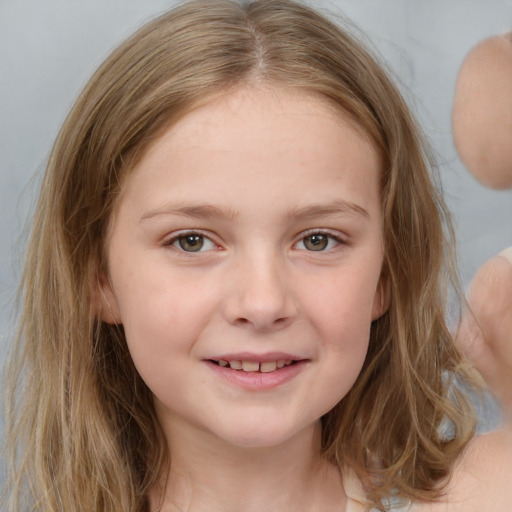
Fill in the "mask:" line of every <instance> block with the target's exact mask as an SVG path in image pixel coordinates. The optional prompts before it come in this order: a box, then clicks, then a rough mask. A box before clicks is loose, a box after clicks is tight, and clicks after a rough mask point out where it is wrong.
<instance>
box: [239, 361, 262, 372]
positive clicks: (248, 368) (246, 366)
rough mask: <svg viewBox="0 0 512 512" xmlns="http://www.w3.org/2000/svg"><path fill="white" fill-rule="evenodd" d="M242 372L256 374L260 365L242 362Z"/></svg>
mask: <svg viewBox="0 0 512 512" xmlns="http://www.w3.org/2000/svg"><path fill="white" fill-rule="evenodd" d="M242 368H243V370H244V372H257V371H258V370H259V369H260V363H258V362H256V361H242Z"/></svg>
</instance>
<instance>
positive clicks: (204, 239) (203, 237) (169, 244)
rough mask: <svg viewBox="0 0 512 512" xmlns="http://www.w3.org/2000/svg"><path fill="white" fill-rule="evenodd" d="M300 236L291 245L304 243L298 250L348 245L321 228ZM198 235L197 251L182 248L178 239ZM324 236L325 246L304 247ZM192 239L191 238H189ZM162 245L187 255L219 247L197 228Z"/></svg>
mask: <svg viewBox="0 0 512 512" xmlns="http://www.w3.org/2000/svg"><path fill="white" fill-rule="evenodd" d="M301 235H302V236H301V238H300V239H299V240H298V241H297V242H295V243H294V244H293V247H294V248H296V247H297V245H298V244H301V243H302V244H303V245H304V248H303V249H300V250H304V251H306V252H328V251H331V250H333V249H336V248H337V247H338V246H339V245H349V242H348V241H347V240H346V238H344V237H341V236H339V235H338V234H336V235H335V234H333V233H331V232H328V231H321V230H310V231H307V232H305V233H301ZM194 236H196V237H200V238H201V242H202V243H201V246H200V247H199V249H198V250H197V251H193V250H192V251H187V250H186V249H184V248H183V246H182V244H181V243H180V240H184V239H186V238H187V237H189V238H190V237H194ZM315 236H317V237H325V239H326V241H327V245H326V247H324V248H320V249H318V250H315V249H308V248H307V247H305V241H306V239H308V238H313V237H315ZM191 241H192V240H191ZM332 241H334V242H335V243H336V245H335V246H334V247H332ZM205 242H206V243H210V244H211V245H212V246H213V247H211V248H207V249H203V246H204V244H205ZM313 243H314V242H313ZM175 244H179V246H178V245H175ZM329 245H331V247H329ZM164 246H165V247H172V248H174V249H176V250H177V251H179V252H180V253H183V254H188V255H193V254H195V253H200V252H205V251H210V250H212V249H214V248H217V249H218V248H219V245H218V244H216V243H215V242H214V241H213V240H212V239H211V237H210V236H208V235H207V234H205V233H203V232H201V231H199V230H196V231H185V232H181V233H178V234H176V235H174V236H173V237H172V238H170V239H168V240H166V241H165V242H164Z"/></svg>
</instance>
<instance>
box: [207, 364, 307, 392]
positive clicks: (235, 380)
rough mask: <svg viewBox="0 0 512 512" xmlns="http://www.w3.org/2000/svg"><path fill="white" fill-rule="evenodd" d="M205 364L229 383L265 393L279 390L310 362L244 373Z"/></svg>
mask: <svg viewBox="0 0 512 512" xmlns="http://www.w3.org/2000/svg"><path fill="white" fill-rule="evenodd" d="M205 363H206V364H207V365H208V366H209V367H210V368H211V369H212V370H213V371H214V372H215V374H216V375H218V376H219V377H221V378H222V379H225V380H227V381H228V382H230V383H232V384H235V385H237V386H238V387H241V388H243V389H247V390H250V391H265V390H269V389H274V388H277V387H278V386H281V385H283V384H285V383H286V382H289V381H290V380H292V379H293V378H294V377H296V376H297V375H298V374H299V373H300V372H301V371H302V370H303V369H304V368H305V367H306V364H307V363H308V360H306V359H304V360H303V361H297V362H296V363H293V364H291V365H289V366H284V367H283V368H279V369H277V370H275V371H273V372H268V373H264V372H244V371H243V370H232V369H231V368H228V367H226V366H219V365H217V364H215V363H212V362H211V361H205Z"/></svg>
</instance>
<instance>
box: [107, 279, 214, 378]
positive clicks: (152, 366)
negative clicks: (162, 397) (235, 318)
mask: <svg viewBox="0 0 512 512" xmlns="http://www.w3.org/2000/svg"><path fill="white" fill-rule="evenodd" d="M125 275H129V276H130V278H129V279H127V280H125V281H124V282H120V281H118V282H117V283H118V286H117V287H116V298H117V302H118V307H119V311H120V317H121V323H122V324H123V327H124V332H125V336H126V341H127V345H128V349H129V351H130V354H131V357H132V359H133V361H134V364H135V366H136V368H137V370H138V371H139V373H140V374H141V376H142V377H143V379H144V380H146V376H148V375H151V373H153V372H155V371H156V370H157V369H158V368H163V371H164V373H165V371H166V369H167V370H168V369H169V367H170V366H173V365H174V364H175V363H174V362H175V361H176V360H177V359H178V357H179V355H180V354H181V353H182V354H187V353H189V352H190V351H192V350H193V348H194V343H195V341H196V340H197V338H198V336H199V334H200V332H201V330H202V328H203V325H204V323H205V322H207V321H208V318H209V317H210V316H211V312H212V310H213V305H212V300H208V299H207V298H205V297H204V295H203V296H202V297H201V300H200V301H199V300H198V298H197V295H196V294H195V293H191V290H193V289H194V288H195V287H194V284H193V283H192V284H191V283H189V282H186V283H183V282H182V280H180V279H179V278H178V277H172V276H171V277H170V278H166V279H162V275H163V274H162V273H161V272H152V271H151V270H149V271H148V270H146V271H140V270H139V271H138V272H128V273H126V274H125Z"/></svg>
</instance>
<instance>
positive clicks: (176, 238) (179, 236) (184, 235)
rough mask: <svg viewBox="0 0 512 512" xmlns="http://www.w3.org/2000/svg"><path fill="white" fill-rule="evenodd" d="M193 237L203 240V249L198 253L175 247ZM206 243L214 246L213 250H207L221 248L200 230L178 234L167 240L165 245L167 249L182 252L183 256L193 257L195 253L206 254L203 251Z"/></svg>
mask: <svg viewBox="0 0 512 512" xmlns="http://www.w3.org/2000/svg"><path fill="white" fill-rule="evenodd" d="M193 236H197V237H201V239H202V242H203V243H202V244H201V247H200V248H199V250H197V251H187V250H185V249H184V248H183V247H179V246H175V244H179V242H180V240H182V239H186V238H187V237H193ZM205 242H209V243H210V244H211V245H212V246H213V247H212V248H211V249H206V250H212V249H213V248H219V245H218V244H216V243H215V242H214V241H213V240H212V239H211V237H210V236H208V235H206V234H205V233H203V232H201V231H198V230H195V231H184V232H181V233H178V234H176V235H174V236H173V237H172V238H169V239H168V240H166V241H165V242H164V244H163V245H164V246H165V247H171V248H174V249H176V250H177V251H179V252H181V253H183V254H188V255H193V254H195V253H199V252H205V250H201V249H203V245H204V243H205ZM179 245H181V244H179Z"/></svg>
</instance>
